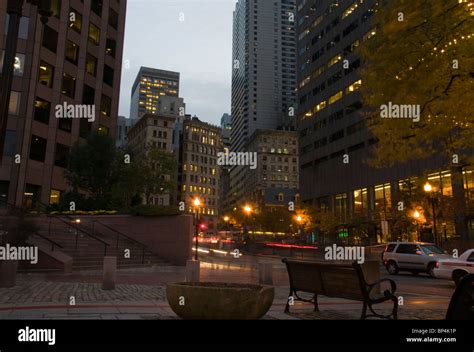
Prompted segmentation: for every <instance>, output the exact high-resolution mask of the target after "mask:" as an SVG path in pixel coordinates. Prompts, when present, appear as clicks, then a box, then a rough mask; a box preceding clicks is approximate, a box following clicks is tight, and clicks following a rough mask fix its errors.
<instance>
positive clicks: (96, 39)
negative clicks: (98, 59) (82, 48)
mask: <svg viewBox="0 0 474 352" xmlns="http://www.w3.org/2000/svg"><path fill="white" fill-rule="evenodd" d="M92 3H94V1H92ZM89 40H90V41H91V42H92V43H94V44H95V45H99V43H100V29H99V27H97V26H96V25H95V24H93V23H90V24H89Z"/></svg>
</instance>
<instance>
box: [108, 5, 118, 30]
mask: <svg viewBox="0 0 474 352" xmlns="http://www.w3.org/2000/svg"><path fill="white" fill-rule="evenodd" d="M118 22H119V16H118V13H117V12H115V11H114V10H113V9H109V25H110V26H111V27H112V28H114V29H118Z"/></svg>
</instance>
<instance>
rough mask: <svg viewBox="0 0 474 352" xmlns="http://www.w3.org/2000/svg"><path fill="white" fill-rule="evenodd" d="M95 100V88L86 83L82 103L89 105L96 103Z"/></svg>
mask: <svg viewBox="0 0 474 352" xmlns="http://www.w3.org/2000/svg"><path fill="white" fill-rule="evenodd" d="M94 101H95V89H94V88H92V87H89V86H88V85H87V84H84V90H83V92H82V103H83V104H87V105H94Z"/></svg>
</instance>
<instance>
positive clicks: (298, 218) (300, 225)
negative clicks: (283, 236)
mask: <svg viewBox="0 0 474 352" xmlns="http://www.w3.org/2000/svg"><path fill="white" fill-rule="evenodd" d="M295 220H296V222H297V223H298V232H299V235H300V239H301V240H303V217H302V216H301V215H296V217H295ZM305 242H306V241H305Z"/></svg>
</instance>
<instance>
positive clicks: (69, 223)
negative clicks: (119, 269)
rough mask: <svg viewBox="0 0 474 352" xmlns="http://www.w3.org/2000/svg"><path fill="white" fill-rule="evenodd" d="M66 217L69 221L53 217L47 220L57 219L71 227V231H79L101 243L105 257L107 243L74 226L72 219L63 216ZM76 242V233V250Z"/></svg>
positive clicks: (50, 216)
mask: <svg viewBox="0 0 474 352" xmlns="http://www.w3.org/2000/svg"><path fill="white" fill-rule="evenodd" d="M64 216H66V218H67V219H68V220H69V221H66V220H64V219H63V218H61V217H60V216H54V215H48V217H49V218H53V219H58V220H59V221H61V222H63V223H64V224H66V225H68V226H70V227H72V228H73V229H75V230H77V231H80V232H82V233H83V234H85V235H86V236H88V237H90V238H93V239H94V240H96V241H99V242H101V243H102V244H103V245H104V256H106V255H107V247H108V246H109V244H108V243H107V242H105V241H104V240H101V239H100V238H98V237H96V236H94V235H93V234H91V233H89V232H87V231H85V230H83V229H81V228H80V227H79V226H77V225H75V224H74V223H73V221H72V220H73V219H72V218H70V217H69V216H67V215H64ZM77 240H78V237H77V232H76V249H77Z"/></svg>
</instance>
